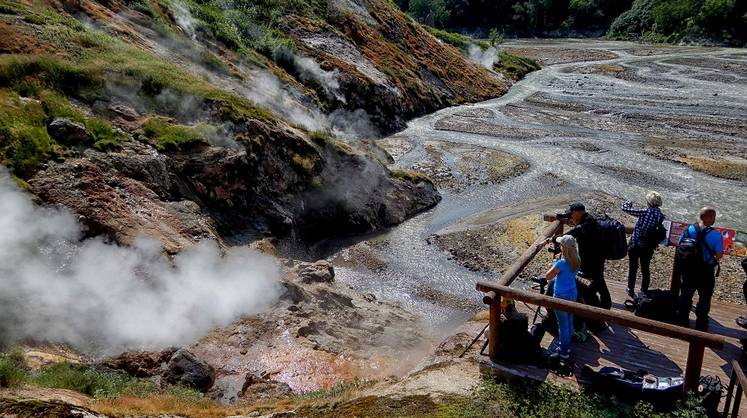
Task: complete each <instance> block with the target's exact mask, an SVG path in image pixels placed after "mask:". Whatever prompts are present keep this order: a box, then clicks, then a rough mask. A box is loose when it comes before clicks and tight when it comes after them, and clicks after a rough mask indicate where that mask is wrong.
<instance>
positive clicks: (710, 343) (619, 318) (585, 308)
mask: <svg viewBox="0 0 747 418" xmlns="http://www.w3.org/2000/svg"><path fill="white" fill-rule="evenodd" d="M477 290H479V291H481V292H491V291H493V292H495V293H497V294H500V295H504V296H506V297H508V298H510V299H513V300H517V301H521V302H526V303H531V304H533V305H539V306H543V307H545V308H550V309H557V310H559V311H564V312H570V313H572V314H574V315H579V316H583V317H584V318H588V319H592V320H595V321H601V322H609V323H613V324H619V325H622V326H625V327H629V328H634V329H639V330H641V331H645V332H650V333H652V334H657V335H662V336H665V337H670V338H675V339H678V340H683V341H687V342H699V341H700V342H703V344H704V345H705V346H706V347H710V348H723V347H724V343H725V340H724V337H723V336H721V335H717V334H709V333H707V332H703V331H697V330H694V329H691V328H685V327H681V326H678V325H672V324H668V323H666V322H661V321H655V320H653V319H648V318H641V317H640V316H635V315H633V314H631V313H629V312H625V311H619V310H615V311H613V310H609V309H602V308H597V307H596V306H589V305H585V304H583V303H578V302H571V301H569V300H565V299H558V298H556V297H552V296H547V295H542V294H539V293H536V292H529V291H526V290H522V289H515V288H512V287H508V286H502V285H499V284H495V283H489V282H478V283H477ZM492 302H494V301H492Z"/></svg>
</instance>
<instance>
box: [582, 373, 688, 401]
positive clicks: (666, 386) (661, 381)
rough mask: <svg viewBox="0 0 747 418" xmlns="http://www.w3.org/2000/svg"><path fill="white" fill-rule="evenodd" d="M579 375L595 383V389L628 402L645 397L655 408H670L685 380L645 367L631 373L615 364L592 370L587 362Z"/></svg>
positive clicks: (677, 397) (680, 395)
mask: <svg viewBox="0 0 747 418" xmlns="http://www.w3.org/2000/svg"><path fill="white" fill-rule="evenodd" d="M581 372H582V375H583V376H584V377H586V378H587V379H589V380H591V382H592V383H594V386H593V387H594V389H596V390H599V391H601V392H605V393H610V394H613V395H615V396H616V397H619V398H621V399H625V400H628V401H638V400H644V401H648V402H651V403H653V404H654V405H657V406H658V407H671V406H673V405H674V403H675V402H676V401H677V400H678V399H680V398H681V397H682V393H683V392H682V388H683V385H684V384H685V379H683V378H682V377H680V376H675V377H659V376H654V375H652V374H649V373H648V372H647V371H645V370H639V371H637V372H633V371H631V370H625V369H620V368H617V367H602V368H600V369H599V370H598V371H595V370H594V369H592V368H591V367H589V366H588V365H586V366H584V367H583V369H582V370H581Z"/></svg>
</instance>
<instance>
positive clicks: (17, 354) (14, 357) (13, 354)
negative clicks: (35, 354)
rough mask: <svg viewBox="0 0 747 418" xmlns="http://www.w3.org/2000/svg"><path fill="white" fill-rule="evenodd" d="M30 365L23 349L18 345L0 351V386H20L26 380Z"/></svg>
mask: <svg viewBox="0 0 747 418" xmlns="http://www.w3.org/2000/svg"><path fill="white" fill-rule="evenodd" d="M27 377H28V365H27V364H26V358H25V357H24V355H23V350H21V349H20V348H18V347H16V348H13V349H11V350H9V351H7V352H5V353H0V387H11V388H13V387H18V386H21V385H22V384H23V383H25V382H26V379H27Z"/></svg>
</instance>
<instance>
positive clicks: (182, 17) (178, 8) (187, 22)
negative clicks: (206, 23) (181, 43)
mask: <svg viewBox="0 0 747 418" xmlns="http://www.w3.org/2000/svg"><path fill="white" fill-rule="evenodd" d="M173 6H174V11H173V13H174V20H175V21H176V24H177V25H179V27H180V28H181V29H182V30H183V31H184V33H185V34H186V35H187V36H188V37H189V39H191V40H193V41H197V33H196V32H195V20H194V18H192V14H191V13H190V12H189V9H187V6H185V5H184V4H182V3H180V2H175V3H174V5H173Z"/></svg>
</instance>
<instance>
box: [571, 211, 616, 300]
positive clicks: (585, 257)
mask: <svg viewBox="0 0 747 418" xmlns="http://www.w3.org/2000/svg"><path fill="white" fill-rule="evenodd" d="M567 216H568V217H569V218H570V219H571V220H572V221H573V223H574V225H575V226H574V227H573V229H571V230H570V231H568V232H567V233H566V235H572V236H573V237H574V238H576V242H578V249H579V255H580V256H581V269H580V273H579V275H580V276H582V277H584V278H586V279H588V280H590V281H591V290H592V291H593V292H594V293H596V294H597V295H598V297H599V307H600V308H604V309H610V308H611V307H612V298H611V297H610V291H609V289H608V288H607V283H606V282H605V281H604V256H603V255H602V252H601V248H602V241H601V236H600V233H599V228H598V226H597V220H596V219H594V217H593V216H591V215H589V214H588V213H587V212H586V207H585V206H584V205H583V204H581V203H574V204H572V205H571V206H570V208H569V210H568V212H567Z"/></svg>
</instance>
